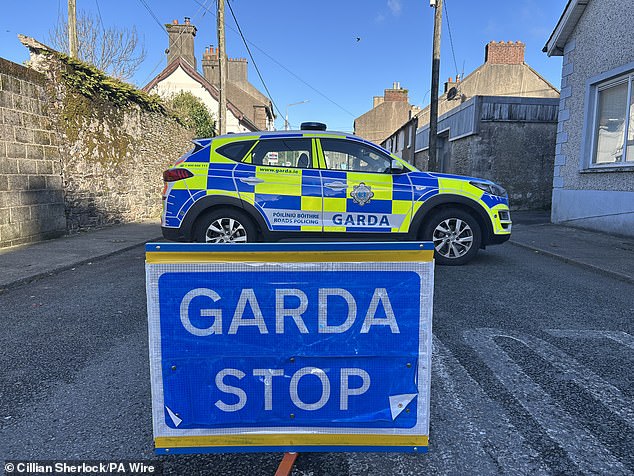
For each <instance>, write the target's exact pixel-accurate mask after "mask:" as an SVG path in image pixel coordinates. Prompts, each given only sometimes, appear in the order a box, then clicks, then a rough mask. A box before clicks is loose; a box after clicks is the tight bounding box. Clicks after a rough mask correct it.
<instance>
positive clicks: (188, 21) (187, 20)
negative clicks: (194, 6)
mask: <svg viewBox="0 0 634 476" xmlns="http://www.w3.org/2000/svg"><path fill="white" fill-rule="evenodd" d="M189 24H190V18H189V17H185V25H189Z"/></svg>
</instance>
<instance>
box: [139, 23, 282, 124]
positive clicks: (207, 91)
mask: <svg viewBox="0 0 634 476" xmlns="http://www.w3.org/2000/svg"><path fill="white" fill-rule="evenodd" d="M166 27H167V32H168V34H169V47H168V49H167V51H166V52H167V66H166V67H165V69H164V70H163V71H161V72H160V73H159V74H158V75H157V76H156V77H155V78H153V79H152V80H151V81H150V82H149V83H148V84H147V85H146V86H145V87H144V88H143V90H144V91H147V92H152V93H156V94H158V95H160V96H162V97H165V98H167V97H170V96H172V95H174V94H176V93H178V92H180V91H187V92H191V93H192V94H193V95H194V96H196V97H198V98H199V99H201V100H202V102H203V103H204V104H205V105H206V106H207V108H208V109H209V110H210V111H211V112H212V113H214V114H215V115H217V111H218V103H219V98H220V92H219V90H218V82H216V83H215V84H214V83H213V82H212V81H210V78H206V77H205V76H203V75H202V74H200V73H199V72H198V70H197V67H196V64H197V63H196V57H195V54H194V38H195V36H196V31H197V30H196V27H195V26H194V25H192V24H191V23H190V20H189V18H185V23H183V24H179V23H178V21H177V20H174V21H173V22H172V24H169V25H166ZM208 52H209V50H208V49H207V50H206V51H205V54H204V55H203V61H202V66H203V71H205V68H206V66H207V60H208V58H207V56H208ZM236 62H237V61H234V60H229V61H228V68H227V71H228V73H229V74H228V75H227V76H228V78H227V115H226V117H227V132H249V131H257V130H272V129H273V121H274V118H275V116H274V114H273V107H272V103H271V101H270V100H269V99H268V98H266V96H264V95H263V94H262V93H260V92H259V91H258V90H257V89H256V88H255V87H254V86H253V85H251V84H250V83H249V82H248V80H247V75H246V71H247V63H246V60H239V63H240V68H238V69H239V70H240V75H237V74H235V70H236V68H234V67H232V65H234V64H235V63H236ZM232 72H233V74H232Z"/></svg>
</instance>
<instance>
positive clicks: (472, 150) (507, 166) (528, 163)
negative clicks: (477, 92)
mask: <svg viewBox="0 0 634 476" xmlns="http://www.w3.org/2000/svg"><path fill="white" fill-rule="evenodd" d="M556 132H557V126H556V124H555V123H553V122H541V123H540V122H533V123H530V122H527V123H523V122H494V121H483V122H481V123H480V126H479V131H478V133H477V134H473V135H469V136H466V137H462V138H460V139H456V140H452V141H449V142H446V147H447V151H446V160H448V163H447V164H446V169H444V171H445V172H447V173H451V174H459V175H467V176H470V177H478V178H483V179H487V180H491V181H493V182H495V183H498V184H499V185H501V186H503V187H504V188H505V189H506V190H507V192H508V194H509V206H510V208H511V210H548V209H550V203H551V192H552V178H553V166H554V165H553V164H554V150H555V139H556V135H557V134H556ZM439 155H441V154H439ZM428 158H429V155H428V151H427V150H424V151H420V152H417V153H416V159H415V162H414V165H415V166H416V167H417V168H419V169H420V170H427V161H428Z"/></svg>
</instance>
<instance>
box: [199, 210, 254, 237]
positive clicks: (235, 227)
mask: <svg viewBox="0 0 634 476" xmlns="http://www.w3.org/2000/svg"><path fill="white" fill-rule="evenodd" d="M256 237H257V229H256V227H255V225H254V224H253V221H252V220H251V219H250V218H249V217H248V216H247V215H246V214H244V213H242V212H240V211H238V210H233V209H229V208H225V209H220V210H213V211H211V212H209V213H206V214H205V215H203V216H201V217H200V218H199V219H198V220H197V222H196V228H195V230H194V241H196V242H198V243H248V242H253V241H256Z"/></svg>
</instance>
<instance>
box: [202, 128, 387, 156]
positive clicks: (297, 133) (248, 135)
mask: <svg viewBox="0 0 634 476" xmlns="http://www.w3.org/2000/svg"><path fill="white" fill-rule="evenodd" d="M320 136H323V137H328V138H337V137H341V138H343V139H350V140H354V141H357V142H362V143H364V144H368V145H370V146H372V147H374V148H376V149H379V150H381V151H383V152H384V153H386V154H388V155H392V153H391V152H390V151H389V150H387V149H385V148H383V147H381V146H380V145H378V144H375V143H374V142H370V141H369V140H366V139H363V138H361V137H359V136H355V135H354V134H349V133H347V132H340V131H313V130H294V131H255V132H236V133H230V134H225V135H222V136H216V137H211V138H209V139H196V140H195V141H201V145H202V144H203V142H204V145H206V144H208V142H207V141H209V142H211V141H212V140H215V139H220V138H226V139H240V138H245V139H254V138H256V139H275V138H277V139H282V138H294V137H320Z"/></svg>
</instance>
